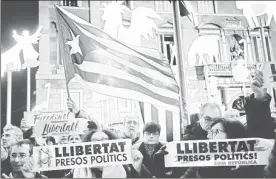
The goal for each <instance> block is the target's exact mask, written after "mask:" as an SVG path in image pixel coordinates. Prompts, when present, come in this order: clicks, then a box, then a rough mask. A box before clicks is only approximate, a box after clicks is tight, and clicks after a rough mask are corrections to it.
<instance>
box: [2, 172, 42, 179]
mask: <svg viewBox="0 0 276 179" xmlns="http://www.w3.org/2000/svg"><path fill="white" fill-rule="evenodd" d="M10 175H13V174H12V173H9V175H7V176H10ZM14 178H15V177H14ZM17 178H26V177H25V176H24V175H23V174H21V176H18V177H17ZM34 178H47V177H46V176H44V175H41V174H40V173H38V172H36V173H35V176H34Z"/></svg>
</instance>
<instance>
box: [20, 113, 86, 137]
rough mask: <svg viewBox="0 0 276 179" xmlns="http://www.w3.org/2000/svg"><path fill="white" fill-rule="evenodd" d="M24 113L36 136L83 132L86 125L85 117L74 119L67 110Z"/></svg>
mask: <svg viewBox="0 0 276 179" xmlns="http://www.w3.org/2000/svg"><path fill="white" fill-rule="evenodd" d="M25 115H26V116H27V119H28V125H30V126H34V133H35V135H36V136H37V137H41V136H53V135H54V136H57V135H58V136H60V135H73V134H83V133H84V131H85V129H87V125H88V123H87V120H86V119H82V118H77V119H75V116H74V114H73V113H71V112H68V111H58V112H26V113H25Z"/></svg>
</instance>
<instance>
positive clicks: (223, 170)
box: [182, 118, 254, 178]
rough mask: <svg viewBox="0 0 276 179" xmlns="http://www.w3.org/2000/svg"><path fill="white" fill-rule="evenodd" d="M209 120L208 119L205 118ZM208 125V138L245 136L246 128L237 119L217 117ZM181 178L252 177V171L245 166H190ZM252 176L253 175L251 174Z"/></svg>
mask: <svg viewBox="0 0 276 179" xmlns="http://www.w3.org/2000/svg"><path fill="white" fill-rule="evenodd" d="M207 120H210V119H207ZM213 121H214V122H213V123H212V124H211V125H210V130H209V132H208V135H207V136H208V138H209V139H237V138H245V137H246V136H247V134H246V128H245V127H244V126H243V125H242V124H241V123H240V122H239V121H237V120H233V119H232V120H227V119H224V118H217V119H214V120H213ZM182 177H183V178H194V177H196V178H220V177H221V178H236V177H245V178H249V177H252V173H248V168H247V167H239V168H235V167H226V166H221V167H219V166H218V167H200V168H197V167H191V168H189V169H188V170H187V171H186V173H185V174H184V175H183V176H182ZM253 177H254V175H253Z"/></svg>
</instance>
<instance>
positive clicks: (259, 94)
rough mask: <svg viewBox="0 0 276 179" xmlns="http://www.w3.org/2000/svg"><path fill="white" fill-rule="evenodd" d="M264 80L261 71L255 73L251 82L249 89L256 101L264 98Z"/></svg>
mask: <svg viewBox="0 0 276 179" xmlns="http://www.w3.org/2000/svg"><path fill="white" fill-rule="evenodd" d="M263 85H264V79H263V73H262V72H261V71H256V72H255V74H254V77H253V78H252V80H251V89H252V91H253V93H254V95H255V98H256V99H258V100H263V99H265V97H266V89H265V88H263Z"/></svg>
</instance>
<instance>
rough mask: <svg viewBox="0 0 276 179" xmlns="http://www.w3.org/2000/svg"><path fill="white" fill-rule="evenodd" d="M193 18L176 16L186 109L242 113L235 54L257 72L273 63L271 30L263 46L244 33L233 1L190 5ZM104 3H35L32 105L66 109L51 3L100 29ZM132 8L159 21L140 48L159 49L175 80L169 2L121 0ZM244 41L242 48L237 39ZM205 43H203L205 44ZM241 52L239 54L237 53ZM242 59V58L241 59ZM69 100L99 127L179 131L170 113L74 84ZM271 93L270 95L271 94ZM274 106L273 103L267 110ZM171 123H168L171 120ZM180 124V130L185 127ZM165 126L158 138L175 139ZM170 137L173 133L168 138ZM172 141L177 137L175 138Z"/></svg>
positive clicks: (254, 34)
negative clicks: (148, 125) (152, 125)
mask: <svg viewBox="0 0 276 179" xmlns="http://www.w3.org/2000/svg"><path fill="white" fill-rule="evenodd" d="M189 2H190V4H191V6H192V8H193V10H194V12H195V14H194V18H196V19H197V23H194V21H193V18H191V16H189V17H190V20H189V18H187V17H181V29H182V37H183V40H182V43H183V44H182V46H183V53H184V59H182V60H184V64H185V67H184V69H185V71H186V89H185V90H186V93H187V94H188V95H189V96H192V98H188V101H187V109H188V112H189V114H191V113H195V112H198V109H199V107H200V106H201V105H202V104H203V103H205V102H207V101H210V100H211V101H214V102H216V103H218V104H220V105H222V106H225V109H230V108H236V109H238V110H239V111H241V113H243V102H244V101H243V98H244V93H245V91H244V90H243V86H244V85H243V84H242V83H239V82H236V81H235V80H234V79H233V74H232V66H233V65H232V64H233V63H235V59H236V56H237V54H238V53H243V54H245V52H242V51H244V49H246V50H247V53H246V54H247V57H249V58H248V62H247V63H248V67H249V69H254V68H256V63H260V62H264V61H272V60H274V56H275V55H274V52H273V50H272V49H273V47H275V45H276V44H275V43H273V42H272V41H271V37H272V36H273V32H272V31H270V30H269V29H265V32H264V34H265V39H264V41H265V43H262V40H261V35H260V31H259V29H256V30H249V29H248V23H247V21H246V18H245V17H244V16H243V14H242V11H241V10H239V9H237V8H236V4H235V1H189ZM104 3H109V1H77V0H61V1H39V25H42V26H43V31H42V35H41V37H40V42H39V52H40V63H41V65H40V67H39V70H38V72H37V74H36V95H37V97H36V104H37V105H39V104H41V103H43V102H46V103H47V104H48V106H47V107H48V110H49V111H58V110H64V109H66V108H67V106H66V99H67V97H68V95H67V90H66V85H65V77H64V71H63V66H62V61H61V60H60V56H59V50H58V49H59V44H58V41H57V24H56V16H55V9H54V5H61V6H63V8H64V9H66V10H68V11H69V12H71V13H74V14H75V15H77V16H79V17H81V18H83V19H85V20H86V21H89V22H90V23H91V24H93V25H95V26H96V27H98V28H101V29H103V27H104V22H103V20H102V15H103V10H102V8H103V7H104ZM124 4H125V5H126V6H127V7H128V8H129V9H131V10H134V9H135V8H136V7H139V6H144V7H149V8H152V9H153V10H155V11H156V12H157V13H158V14H159V15H160V16H161V17H162V18H163V21H160V20H155V21H154V22H155V23H156V25H157V26H158V30H157V31H156V33H155V35H154V36H153V38H150V39H148V40H147V39H145V38H142V46H143V47H149V48H158V49H159V50H160V51H161V52H162V53H163V54H164V56H165V57H167V58H168V60H169V63H170V64H171V67H172V69H173V72H174V74H175V76H176V79H177V81H178V74H177V60H176V58H175V51H174V49H175V47H174V35H173V34H174V31H173V18H172V7H171V4H170V3H169V1H125V2H124ZM130 23H131V13H130V12H125V13H123V25H124V26H125V27H126V28H128V27H129V25H130ZM241 39H245V41H246V42H245V43H246V44H247V45H246V47H247V48H245V45H243V46H242V45H241V44H240V43H238V42H237V41H239V40H241ZM206 42H207V43H206ZM240 51H241V52H240ZM243 56H244V55H243ZM245 86H246V94H249V93H250V88H249V83H248V82H247V83H246V84H245ZM69 91H70V97H71V98H72V99H73V100H74V101H75V102H76V103H77V105H78V106H80V108H81V109H85V110H86V111H89V112H90V113H91V114H92V115H93V117H94V118H96V119H98V120H100V121H102V123H104V124H107V123H108V124H109V123H110V124H112V123H117V122H118V121H121V122H119V123H120V124H122V121H123V119H124V117H125V116H126V115H129V114H135V115H138V116H140V118H142V117H141V116H143V119H144V121H146V122H147V121H152V120H153V121H157V122H159V123H160V124H161V126H162V125H166V126H169V127H170V128H172V129H175V128H176V127H178V128H179V129H180V123H181V122H180V117H179V114H171V113H168V112H167V111H165V110H163V109H160V108H157V107H154V106H152V105H150V104H144V105H143V106H142V112H141V111H140V106H139V104H138V103H137V102H134V101H131V100H125V99H118V98H114V97H109V96H105V95H100V94H98V93H94V92H91V91H89V90H88V89H86V88H84V86H83V85H82V84H80V83H78V82H77V81H71V82H70V84H69ZM272 94H273V91H272ZM273 106H274V103H273V104H272V107H273ZM170 121H172V122H170ZM171 123H173V124H171ZM187 123H188V122H187V120H185V121H182V123H181V124H182V127H183V126H185V125H186V124H187ZM169 127H167V128H165V129H164V130H163V131H162V132H161V138H162V139H163V140H168V136H167V134H168V133H170V132H171V134H169V135H173V136H180V135H179V134H180V130H173V131H169V129H168V128H169ZM172 133H173V134H172ZM175 139H177V138H175Z"/></svg>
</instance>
